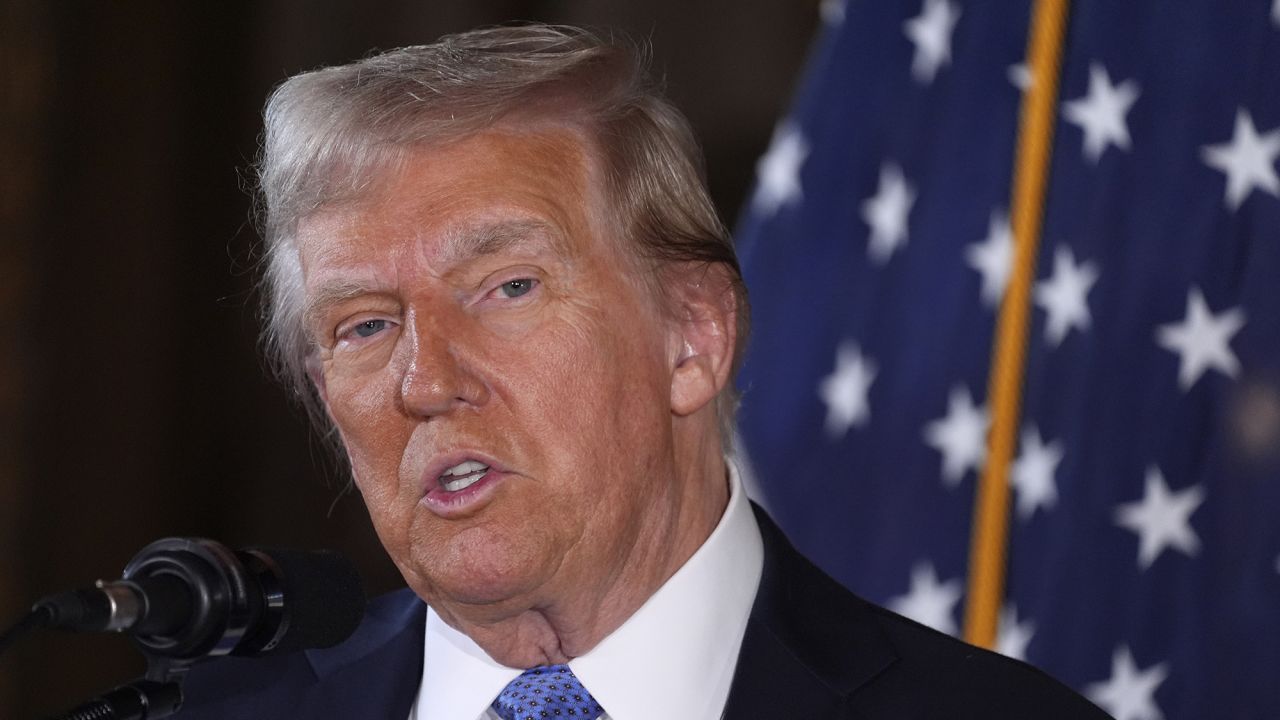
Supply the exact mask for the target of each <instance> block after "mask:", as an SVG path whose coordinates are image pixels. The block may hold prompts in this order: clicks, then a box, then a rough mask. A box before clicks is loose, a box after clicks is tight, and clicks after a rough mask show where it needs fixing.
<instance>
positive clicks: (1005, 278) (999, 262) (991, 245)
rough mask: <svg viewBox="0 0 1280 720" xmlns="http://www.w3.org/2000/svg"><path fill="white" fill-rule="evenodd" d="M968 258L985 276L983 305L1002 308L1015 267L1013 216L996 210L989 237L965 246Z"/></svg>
mask: <svg viewBox="0 0 1280 720" xmlns="http://www.w3.org/2000/svg"><path fill="white" fill-rule="evenodd" d="M964 257H965V259H966V260H967V261H968V262H969V267H971V268H973V269H974V270H977V271H978V272H979V273H980V274H981V275H982V302H983V304H985V305H988V306H990V307H999V305H1000V301H1001V300H1002V299H1003V298H1004V291H1005V288H1006V287H1008V285H1009V271H1010V269H1011V268H1012V267H1013V231H1012V230H1011V229H1009V216H1008V215H1007V214H1006V213H1004V212H1002V211H999V210H992V211H991V219H990V220H988V221H987V237H986V238H985V239H984V240H983V241H982V242H980V243H973V244H972V245H970V246H969V247H967V248H965V251H964Z"/></svg>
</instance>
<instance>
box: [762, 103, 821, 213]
mask: <svg viewBox="0 0 1280 720" xmlns="http://www.w3.org/2000/svg"><path fill="white" fill-rule="evenodd" d="M808 156H809V142H808V141H807V140H805V137H804V134H803V133H802V132H800V128H798V127H796V126H795V125H794V124H793V123H789V122H788V123H783V124H782V125H780V126H779V127H778V129H777V130H775V131H774V133H773V140H772V141H771V142H770V143H769V150H768V152H766V153H765V154H764V157H762V158H760V162H759V163H757V164H756V176H757V178H758V184H757V187H756V192H755V197H754V198H752V201H751V204H752V205H753V206H754V207H755V210H756V212H758V213H760V214H763V215H773V214H774V213H776V212H777V211H778V210H779V209H780V208H782V207H784V206H786V205H790V204H792V203H795V202H799V201H800V200H801V199H802V198H803V197H804V195H803V193H802V191H801V187H800V168H801V166H802V165H804V161H805V159H806V158H807V157H808Z"/></svg>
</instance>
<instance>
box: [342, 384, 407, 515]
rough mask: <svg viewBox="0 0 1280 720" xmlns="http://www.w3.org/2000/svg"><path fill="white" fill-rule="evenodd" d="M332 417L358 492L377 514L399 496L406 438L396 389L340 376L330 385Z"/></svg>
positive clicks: (388, 385) (387, 385) (389, 385)
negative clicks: (398, 478)
mask: <svg viewBox="0 0 1280 720" xmlns="http://www.w3.org/2000/svg"><path fill="white" fill-rule="evenodd" d="M326 384H327V387H328V393H329V406H328V407H329V415H330V417H332V418H333V422H334V424H335V425H336V426H337V428H338V432H339V434H340V435H341V438H342V444H343V446H344V447H345V448H346V451H347V456H348V458H349V459H350V461H351V469H352V472H353V474H354V476H355V481H356V485H357V487H359V489H360V492H361V494H363V495H364V497H365V500H366V502H368V504H369V506H370V509H371V510H372V511H375V512H376V511H377V510H378V506H379V505H380V504H381V501H383V500H384V499H385V500H389V499H390V497H391V496H393V495H394V494H395V489H396V485H397V483H396V469H397V467H398V463H399V458H400V456H401V452H402V450H403V449H404V442H405V439H404V437H403V436H404V434H405V432H407V430H406V429H405V427H404V425H403V423H401V422H399V421H398V419H397V417H396V415H397V413H396V411H395V408H396V399H395V388H394V387H392V385H393V384H392V383H390V382H387V381H385V380H384V379H380V378H377V377H374V378H368V377H366V378H357V377H352V376H343V375H336V376H333V377H329V378H328V379H327V381H326Z"/></svg>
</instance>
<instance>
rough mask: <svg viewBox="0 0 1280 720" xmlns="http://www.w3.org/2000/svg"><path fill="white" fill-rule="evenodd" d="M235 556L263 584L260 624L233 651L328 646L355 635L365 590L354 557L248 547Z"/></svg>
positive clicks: (252, 653)
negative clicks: (262, 611) (271, 617)
mask: <svg viewBox="0 0 1280 720" xmlns="http://www.w3.org/2000/svg"><path fill="white" fill-rule="evenodd" d="M236 555H237V556H238V557H239V558H240V560H241V561H242V562H243V563H244V564H245V567H246V568H247V569H248V570H249V572H250V573H252V574H253V575H256V576H257V577H258V579H259V581H260V583H261V587H262V589H263V600H264V604H265V607H264V611H265V613H266V615H267V616H268V617H270V616H275V622H272V621H270V620H267V619H266V618H264V620H267V621H265V622H262V623H259V627H260V628H261V630H260V631H259V632H255V633H251V634H250V635H248V636H247V637H245V639H244V640H242V641H241V642H240V643H239V644H238V645H237V646H236V648H235V649H234V650H233V651H232V654H233V655H241V656H260V655H265V654H268V653H270V654H276V653H286V652H293V651H296V650H306V649H311V648H327V647H332V646H334V645H337V644H338V643H340V642H342V641H343V640H346V639H347V638H349V637H351V634H352V633H354V632H355V631H356V628H357V627H358V626H359V625H360V621H361V619H362V618H363V617H364V609H365V595H364V587H363V585H362V583H361V582H360V575H359V573H358V572H357V571H356V568H355V566H354V565H353V564H352V563H351V561H350V560H348V559H347V558H345V557H343V556H342V555H339V554H338V553H336V552H332V551H329V550H319V551H306V550H289V549H283V548H250V549H247V550H243V551H240V552H237V553H236Z"/></svg>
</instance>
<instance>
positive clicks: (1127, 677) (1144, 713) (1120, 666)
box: [1084, 645, 1169, 720]
mask: <svg viewBox="0 0 1280 720" xmlns="http://www.w3.org/2000/svg"><path fill="white" fill-rule="evenodd" d="M1168 676H1169V667H1168V664H1167V663H1160V664H1158V665H1153V666H1151V667H1149V668H1147V669H1146V670H1139V669H1138V665H1137V663H1135V662H1134V660H1133V653H1131V652H1130V651H1129V648H1128V646H1126V645H1121V646H1120V647H1117V648H1116V650H1115V653H1113V654H1112V656H1111V678H1110V679H1108V680H1107V681H1106V682H1099V683H1093V684H1091V685H1089V686H1088V687H1086V688H1085V689H1084V694H1085V695H1087V696H1088V697H1089V699H1090V700H1092V701H1094V702H1095V703H1097V704H1098V706H1099V707H1101V708H1102V709H1103V710H1106V711H1107V712H1108V713H1110V714H1111V715H1112V716H1113V717H1115V720H1163V718H1164V714H1163V713H1161V712H1160V707H1159V706H1158V705H1156V699H1155V694H1156V690H1157V689H1158V688H1159V687H1160V683H1163V682H1164V680H1165V678H1166V677H1168Z"/></svg>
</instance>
